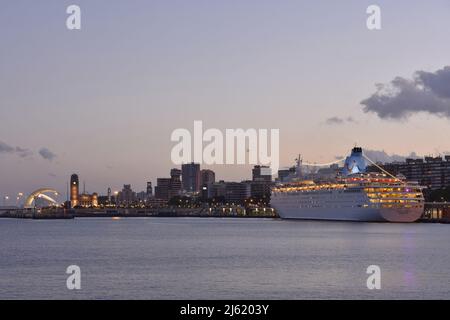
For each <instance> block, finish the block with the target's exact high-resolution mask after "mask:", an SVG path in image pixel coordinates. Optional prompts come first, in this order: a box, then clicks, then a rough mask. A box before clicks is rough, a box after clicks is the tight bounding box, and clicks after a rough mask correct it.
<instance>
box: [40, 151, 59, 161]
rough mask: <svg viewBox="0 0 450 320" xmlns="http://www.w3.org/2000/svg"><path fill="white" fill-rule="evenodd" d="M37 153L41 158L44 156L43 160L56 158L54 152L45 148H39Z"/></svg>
mask: <svg viewBox="0 0 450 320" xmlns="http://www.w3.org/2000/svg"><path fill="white" fill-rule="evenodd" d="M39 154H40V155H41V157H42V158H44V159H45V160H49V161H52V160H53V159H55V158H56V154H54V153H53V152H51V151H50V150H49V149H47V148H41V149H40V150H39Z"/></svg>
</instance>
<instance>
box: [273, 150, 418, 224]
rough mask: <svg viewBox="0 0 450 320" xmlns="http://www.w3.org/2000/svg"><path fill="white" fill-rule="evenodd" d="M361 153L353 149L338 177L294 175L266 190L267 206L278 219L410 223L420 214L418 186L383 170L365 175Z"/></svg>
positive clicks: (299, 172) (364, 158)
mask: <svg viewBox="0 0 450 320" xmlns="http://www.w3.org/2000/svg"><path fill="white" fill-rule="evenodd" d="M366 159H367V160H369V161H370V159H368V158H367V157H365V156H364V155H363V151H362V149H361V148H359V147H355V148H353V150H352V153H351V155H350V156H349V157H347V158H346V159H345V164H344V167H343V168H342V169H341V170H339V172H338V174H337V175H335V176H333V177H331V176H328V177H322V178H317V177H316V179H314V180H311V179H307V177H306V176H303V175H302V171H301V166H302V162H301V159H300V158H299V159H298V160H297V168H296V172H295V176H291V177H290V179H288V180H289V181H287V182H282V183H279V184H278V185H276V186H275V187H274V188H273V189H272V197H271V204H272V206H273V207H274V208H275V209H276V210H277V212H278V214H279V215H280V217H281V218H284V219H314V220H344V221H389V222H414V221H416V220H417V219H419V218H420V217H421V215H422V213H423V211H424V197H423V193H422V189H423V187H421V186H419V185H418V184H417V183H416V182H409V181H405V178H404V177H400V176H398V177H394V176H393V175H391V174H389V173H388V172H385V171H384V173H372V172H366V167H367V164H366Z"/></svg>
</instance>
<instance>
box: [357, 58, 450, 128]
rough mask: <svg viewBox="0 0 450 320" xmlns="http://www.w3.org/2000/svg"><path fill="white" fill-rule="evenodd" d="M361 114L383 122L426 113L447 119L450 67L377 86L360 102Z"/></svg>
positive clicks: (448, 115)
mask: <svg viewBox="0 0 450 320" xmlns="http://www.w3.org/2000/svg"><path fill="white" fill-rule="evenodd" d="M361 104H362V105H364V108H363V110H364V112H366V113H367V112H374V113H376V114H377V115H378V117H380V118H382V119H404V118H407V117H408V116H410V115H412V114H414V113H418V112H427V113H430V114H435V115H439V116H444V117H447V118H450V66H446V67H444V68H443V69H441V70H438V71H436V72H434V73H433V72H425V71H417V72H415V74H414V77H413V79H405V78H402V77H396V78H395V79H394V80H392V81H391V82H390V83H389V84H378V85H377V92H375V93H374V94H373V95H372V96H370V97H369V98H367V99H365V100H363V101H361Z"/></svg>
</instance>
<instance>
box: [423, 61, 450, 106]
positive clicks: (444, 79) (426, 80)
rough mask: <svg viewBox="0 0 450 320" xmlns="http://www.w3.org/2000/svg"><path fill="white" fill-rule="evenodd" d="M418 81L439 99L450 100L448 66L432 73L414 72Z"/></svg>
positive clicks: (449, 68)
mask: <svg viewBox="0 0 450 320" xmlns="http://www.w3.org/2000/svg"><path fill="white" fill-rule="evenodd" d="M416 75H417V77H418V78H419V81H421V82H422V83H423V84H424V86H425V87H428V88H430V89H431V90H432V91H433V92H434V93H436V95H438V96H439V97H441V98H450V66H446V67H444V68H443V69H441V70H438V71H436V72H435V73H433V72H426V71H418V72H416Z"/></svg>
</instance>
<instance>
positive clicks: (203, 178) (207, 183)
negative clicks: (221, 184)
mask: <svg viewBox="0 0 450 320" xmlns="http://www.w3.org/2000/svg"><path fill="white" fill-rule="evenodd" d="M215 182H216V174H215V172H214V171H212V170H209V169H204V170H201V171H200V183H201V196H202V199H204V200H206V199H209V198H211V197H212V185H213V184H214V183H215Z"/></svg>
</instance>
